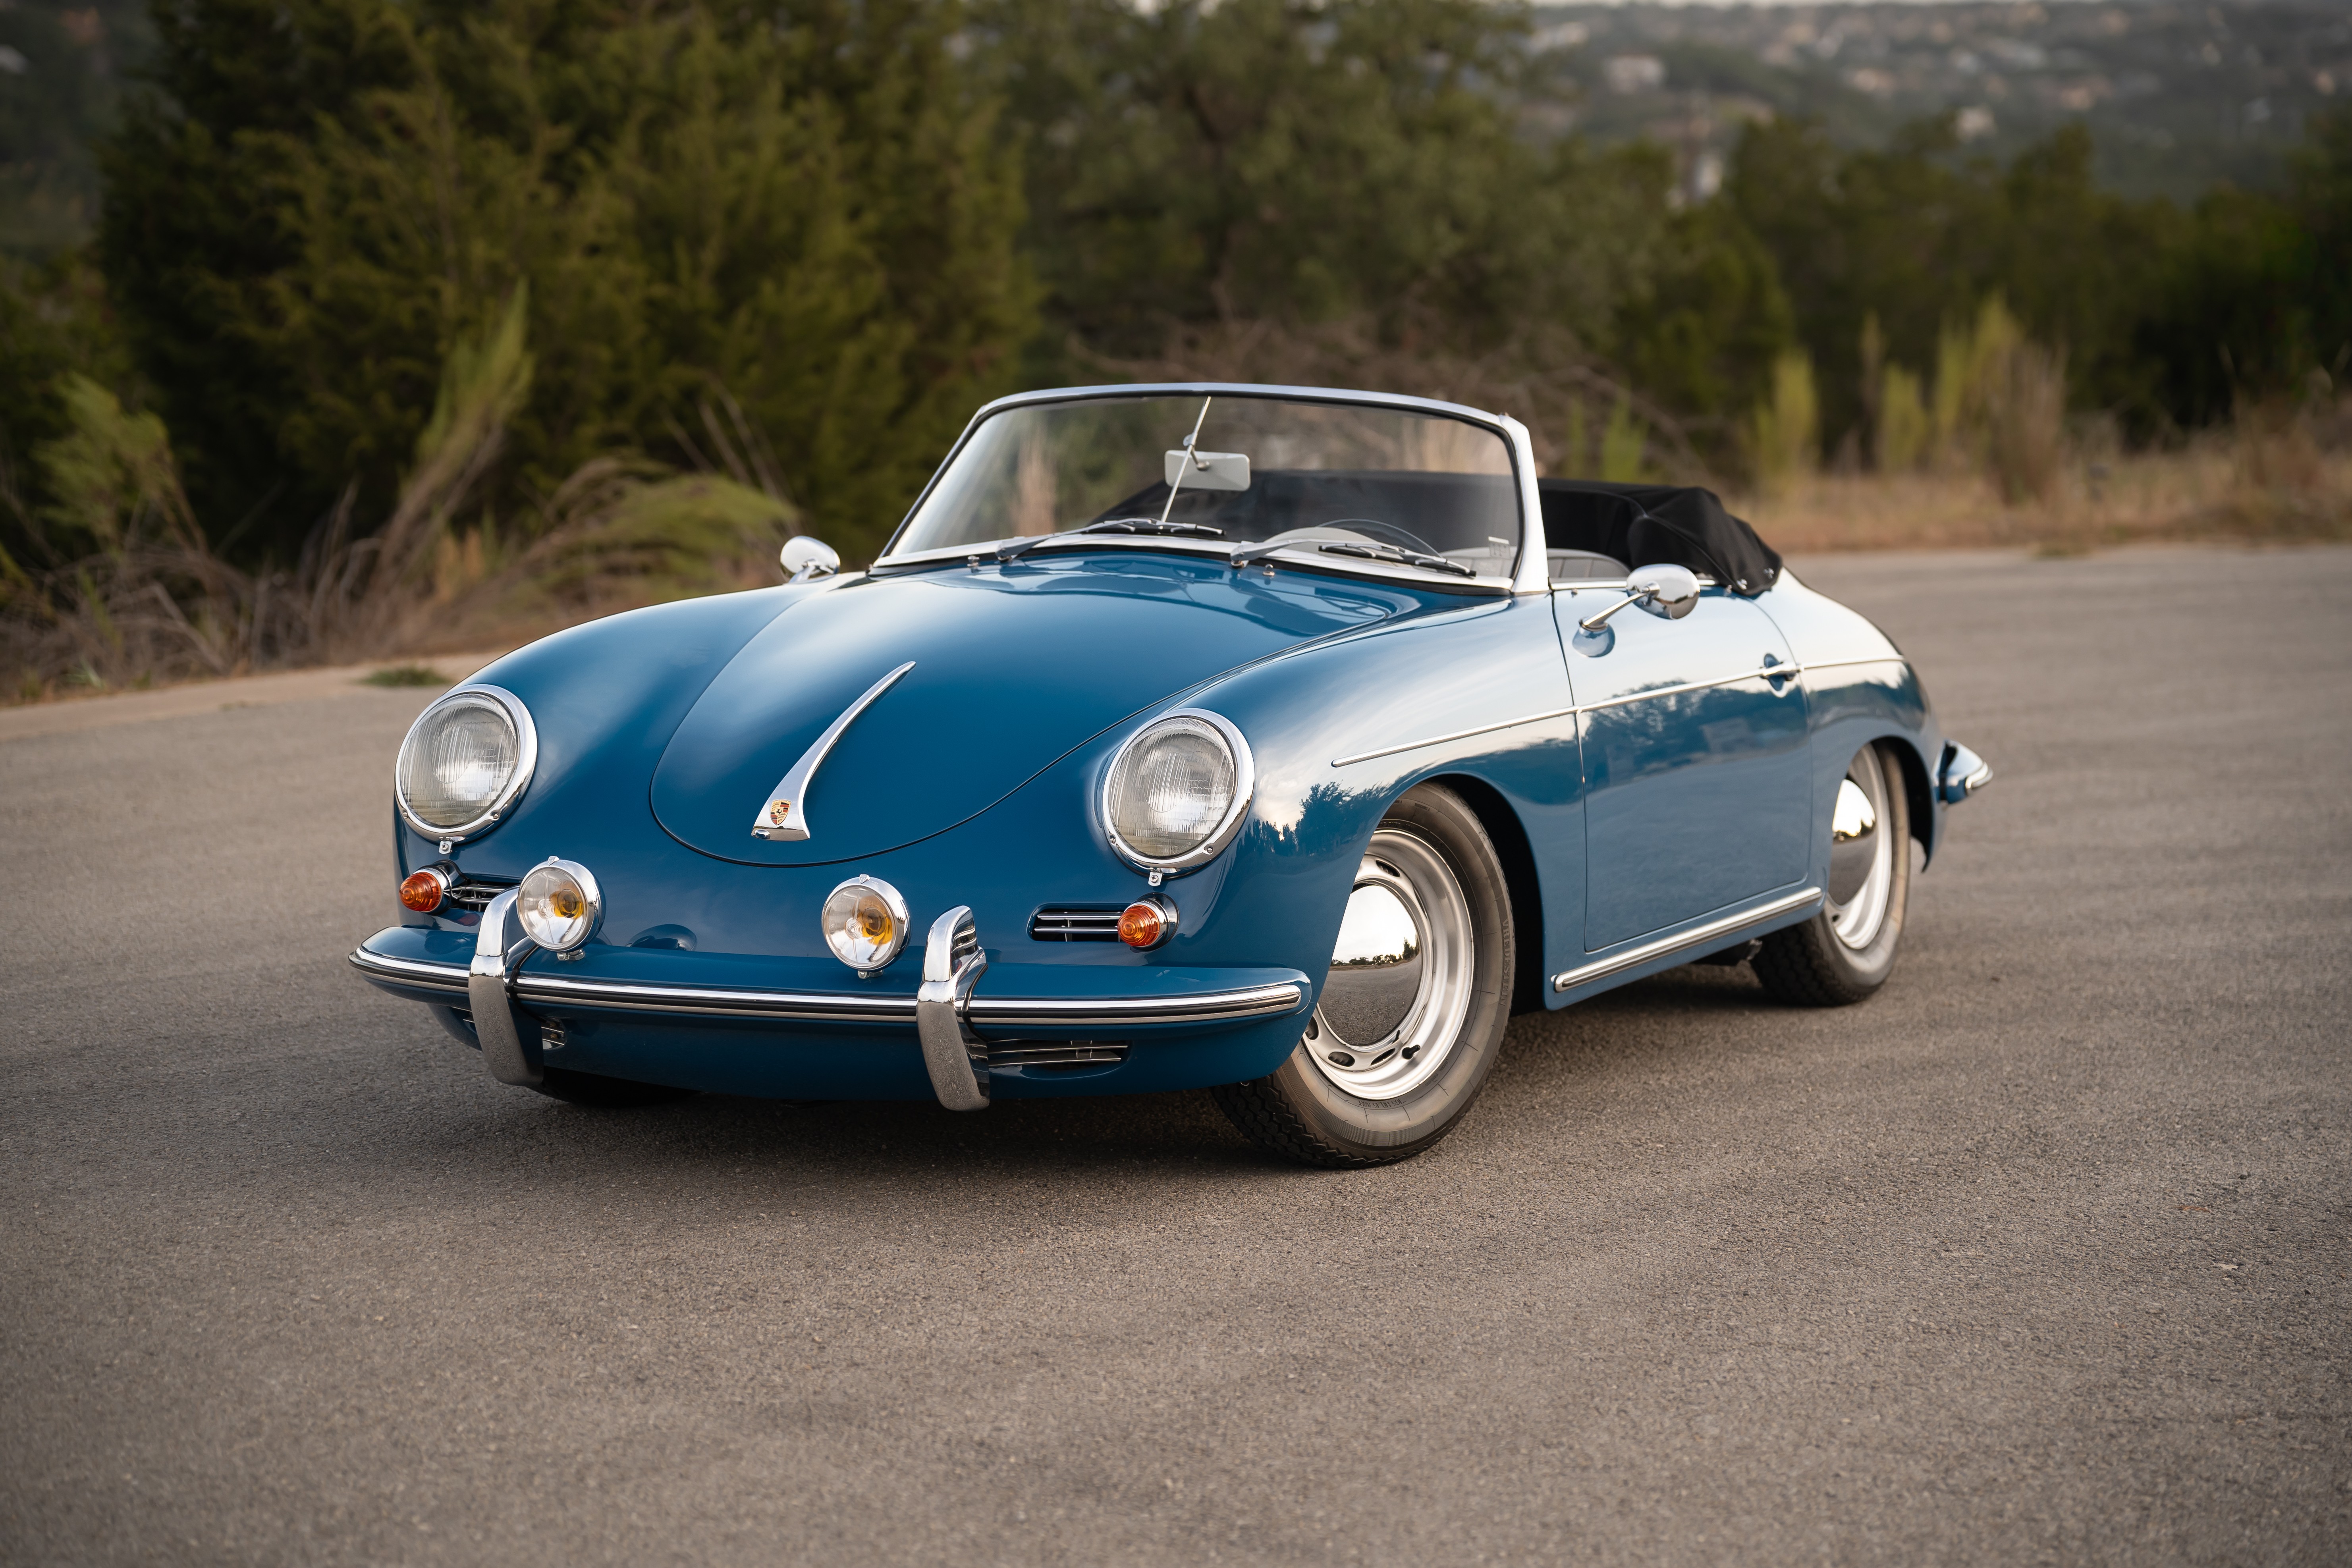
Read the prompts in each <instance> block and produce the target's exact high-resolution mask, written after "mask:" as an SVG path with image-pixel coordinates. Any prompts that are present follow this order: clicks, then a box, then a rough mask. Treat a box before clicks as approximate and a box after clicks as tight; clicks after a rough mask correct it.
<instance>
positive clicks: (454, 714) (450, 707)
mask: <svg viewBox="0 0 2352 1568" xmlns="http://www.w3.org/2000/svg"><path fill="white" fill-rule="evenodd" d="M537 753H538V738H537V736H536V735H535V734H534V733H533V732H532V731H531V728H530V713H529V712H528V711H527V710H525V709H524V708H523V705H522V702H521V700H520V699H519V698H517V697H515V696H514V695H513V694H512V693H510V692H507V691H501V690H499V689H497V688H495V687H478V688H473V689H467V690H462V691H454V692H451V693H450V694H449V695H448V696H446V697H445V698H443V699H442V700H440V701H438V702H436V703H435V704H434V705H433V706H432V707H430V708H428V709H426V710H425V712H424V714H423V715H422V716H421V717H419V718H418V719H417V721H416V722H415V724H414V725H413V726H411V727H410V729H409V731H408V739H407V740H405V741H404V742H402V743H401V747H400V764H399V768H398V779H397V784H398V787H399V795H400V809H401V812H402V814H403V815H404V816H406V817H407V818H408V821H409V824H410V826H414V827H415V829H416V830H417V831H418V832H420V833H423V834H425V836H426V837H465V836H466V835H467V834H469V833H471V832H474V831H476V830H477V829H478V828H480V827H481V826H484V825H485V824H487V823H488V822H489V821H490V820H492V819H493V818H494V817H495V816H496V815H497V814H498V813H499V811H501V810H503V809H504V808H505V807H506V806H507V805H509V804H510V803H511V802H512V801H513V799H514V797H515V796H516V795H520V794H521V793H522V788H523V786H524V785H525V784H529V783H530V768H531V764H532V762H533V761H534V760H535V758H536V756H537Z"/></svg>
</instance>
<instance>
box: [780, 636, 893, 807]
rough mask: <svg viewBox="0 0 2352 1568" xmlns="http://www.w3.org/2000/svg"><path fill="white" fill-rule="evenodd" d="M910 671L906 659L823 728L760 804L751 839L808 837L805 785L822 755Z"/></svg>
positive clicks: (806, 789) (812, 778)
mask: <svg viewBox="0 0 2352 1568" xmlns="http://www.w3.org/2000/svg"><path fill="white" fill-rule="evenodd" d="M912 668H915V661H914V660H913V659H911V658H910V659H908V661H907V662H906V663H904V664H902V665H900V666H899V667H898V668H896V669H894V670H892V671H891V672H890V673H889V674H887V675H886V676H884V677H883V678H882V679H879V680H877V681H876V682H875V683H874V684H873V685H871V686H869V687H867V688H866V694H865V695H864V696H862V697H860V698H859V699H858V700H856V701H855V702H853V703H851V704H850V705H849V706H848V707H846V708H845V709H843V710H841V717H839V718H838V719H835V721H833V722H832V723H830V724H828V725H826V726H825V728H824V734H822V735H819V736H818V737H817V738H816V742H815V743H814V745H812V746H810V747H809V749H808V750H807V751H805V752H802V753H801V760H800V761H799V762H797V763H793V770H792V772H790V773H786V774H785V775H784V776H783V777H782V779H779V780H778V781H777V782H776V787H775V788H773V789H772V790H770V791H769V792H768V798H767V799H766V800H765V801H763V802H762V803H761V805H760V809H759V811H758V812H757V813H756V814H755V815H754V816H752V818H751V837H754V838H779V839H793V838H806V837H808V836H809V826H808V789H809V784H810V782H811V781H812V780H814V778H815V777H816V770H817V768H818V767H819V766H820V765H822V764H823V763H824V757H825V753H826V752H830V751H832V750H833V743H834V742H835V741H838V740H840V739H841V732H842V731H844V730H846V729H848V728H849V726H850V725H851V724H852V723H853V722H855V721H856V718H857V716H858V715H859V714H860V713H863V712H865V711H866V709H868V708H870V707H872V706H873V705H874V700H875V699H876V698H877V697H880V696H881V695H882V694H883V693H884V692H886V691H887V690H889V689H890V688H891V687H892V686H893V685H895V684H896V683H897V682H898V678H899V677H900V676H902V675H904V674H906V673H907V672H908V670H910V669H912Z"/></svg>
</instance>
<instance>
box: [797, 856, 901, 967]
mask: <svg viewBox="0 0 2352 1568" xmlns="http://www.w3.org/2000/svg"><path fill="white" fill-rule="evenodd" d="M819 918H820V919H821V921H823V923H824V944H825V946H827V947H829V948H831V949H833V956H834V957H835V958H837V959H839V960H841V962H842V963H845V964H847V965H849V967H850V968H852V969H855V970H856V971H857V972H858V973H860V974H865V973H870V972H871V971H874V970H877V969H880V968H882V967H883V966H884V965H885V964H887V963H889V962H890V961H891V960H892V959H894V958H896V957H898V954H899V953H900V952H903V951H904V950H905V948H906V946H907V929H908V923H909V922H908V919H907V900H904V899H902V898H900V897H899V896H898V889H896V888H894V887H892V886H891V885H890V884H889V883H887V882H885V881H883V880H881V879H878V878H875V877H852V878H851V879H849V880H847V881H846V882H844V883H843V884H842V885H841V886H839V887H838V888H835V889H834V890H833V892H832V893H831V895H829V896H828V897H827V898H826V899H825V900H824V913H823V915H822V916H820V917H819Z"/></svg>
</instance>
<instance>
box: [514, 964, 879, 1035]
mask: <svg viewBox="0 0 2352 1568" xmlns="http://www.w3.org/2000/svg"><path fill="white" fill-rule="evenodd" d="M515 994H516V996H518V997H519V998H520V999H521V1000H523V1001H525V1002H540V1003H548V1004H556V1003H564V1002H571V1003H576V1004H578V1005H583V1006H588V1007H610V1008H617V1009H619V1010H620V1011H622V1012H625V1013H698V1014H708V1015H709V1016H713V1017H725V1018H781V1019H788V1020H791V1021H793V1022H796V1023H826V1024H911V1023H913V1022H914V1021H915V999H914V998H913V997H912V996H843V995H837V994H824V993H820V992H793V991H737V990H728V989H723V988H721V987H719V986H713V985H646V984H639V983H636V982H634V981H627V980H572V979H569V978H567V977H565V976H563V975H560V974H545V973H540V972H539V971H537V970H527V971H525V972H524V973H520V974H518V975H516V976H515Z"/></svg>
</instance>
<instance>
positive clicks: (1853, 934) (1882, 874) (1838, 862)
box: [1828, 746, 1901, 951]
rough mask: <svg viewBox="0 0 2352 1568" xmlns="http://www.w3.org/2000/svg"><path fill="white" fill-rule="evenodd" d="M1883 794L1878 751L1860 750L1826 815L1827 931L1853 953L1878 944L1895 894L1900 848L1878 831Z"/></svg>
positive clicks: (1883, 773) (1883, 813)
mask: <svg viewBox="0 0 2352 1568" xmlns="http://www.w3.org/2000/svg"><path fill="white" fill-rule="evenodd" d="M1886 790H1887V780H1886V769H1885V764H1884V763H1882V762H1881V761H1880V760H1879V755H1878V748H1877V747H1875V746H1864V748H1863V749H1862V750H1861V751H1859V752H1855V753H1854V755H1853V762H1852V763H1849V764H1848V765H1847V767H1846V770H1845V779H1844V782H1843V783H1841V784H1839V785H1838V797H1837V806H1836V809H1835V810H1834V811H1832V814H1831V816H1830V886H1829V900H1828V902H1829V911H1830V929H1831V930H1832V931H1836V932H1837V936H1838V940H1839V941H1840V942H1843V943H1845V945H1846V946H1848V947H1850V948H1853V949H1855V950H1857V951H1859V950H1860V949H1863V948H1865V947H1868V946H1869V945H1870V944H1871V943H1872V942H1875V941H1877V940H1878V932H1879V931H1880V929H1881V928H1882V927H1884V926H1885V924H1886V906H1887V901H1888V900H1889V899H1890V898H1891V897H1892V896H1893V894H1894V890H1895V855H1896V853H1897V852H1898V851H1899V850H1900V848H1901V846H1899V845H1897V844H1896V843H1895V837H1894V835H1893V834H1891V833H1888V832H1887V831H1886V830H1885V827H1884V826H1883V824H1884V823H1885V820H1886Z"/></svg>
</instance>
